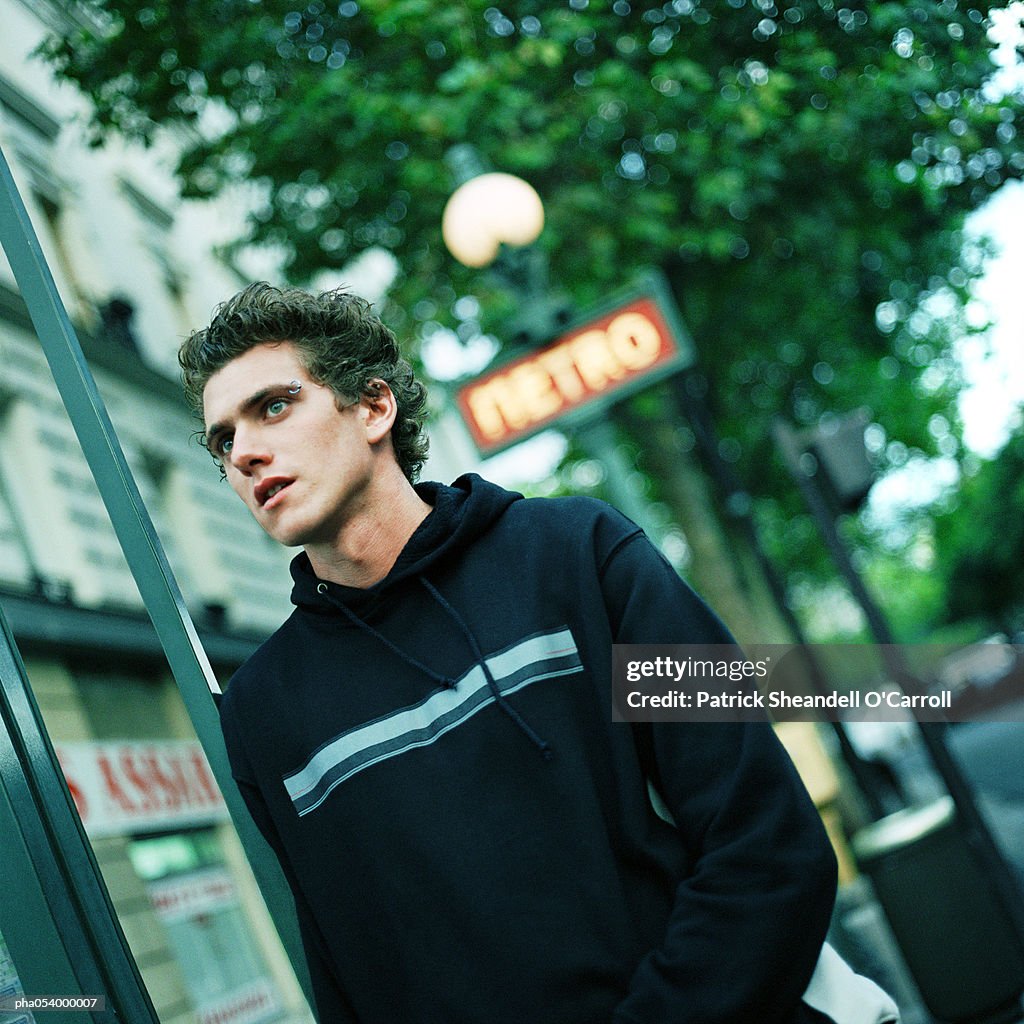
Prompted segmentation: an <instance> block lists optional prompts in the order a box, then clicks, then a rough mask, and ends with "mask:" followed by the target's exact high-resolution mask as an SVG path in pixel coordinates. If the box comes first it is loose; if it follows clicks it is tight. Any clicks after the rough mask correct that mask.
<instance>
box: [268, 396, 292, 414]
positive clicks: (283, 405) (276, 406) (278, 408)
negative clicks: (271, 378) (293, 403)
mask: <svg viewBox="0 0 1024 1024" xmlns="http://www.w3.org/2000/svg"><path fill="white" fill-rule="evenodd" d="M287 408H288V403H287V402H286V401H285V400H284V399H283V398H275V399H273V400H272V401H270V402H268V403H267V415H268V416H280V415H281V413H283V412H284V411H285V409H287Z"/></svg>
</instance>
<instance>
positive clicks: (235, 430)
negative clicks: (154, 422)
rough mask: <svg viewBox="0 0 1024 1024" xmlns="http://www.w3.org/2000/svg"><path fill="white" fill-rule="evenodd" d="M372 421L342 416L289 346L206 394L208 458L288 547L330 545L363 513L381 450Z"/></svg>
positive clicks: (262, 356) (265, 351)
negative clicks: (220, 466)
mask: <svg viewBox="0 0 1024 1024" xmlns="http://www.w3.org/2000/svg"><path fill="white" fill-rule="evenodd" d="M296 382H297V383H298V384H299V385H301V386H300V387H299V388H298V389H296ZM370 416H371V411H370V410H369V408H368V407H367V405H366V403H365V402H355V403H353V404H351V405H346V406H345V407H343V408H341V409H339V408H338V403H337V401H336V398H335V394H334V392H333V391H331V389H330V388H328V387H325V386H324V385H322V384H317V383H316V382H315V381H313V380H312V379H311V378H310V376H309V373H308V371H307V370H306V368H305V366H304V365H303V363H302V359H301V357H300V355H299V350H298V349H297V348H296V346H295V345H294V344H292V343H291V342H289V341H282V342H273V343H268V344H262V345H257V346H256V347H254V348H251V349H249V351H248V352H245V353H243V354H242V355H240V356H238V358H236V359H233V360H232V361H231V362H230V363H227V364H226V365H225V366H223V367H221V369H219V370H218V371H217V372H216V373H215V374H214V375H213V376H212V377H211V378H210V380H209V381H208V383H207V385H206V388H205V389H204V391H203V418H204V421H205V423H206V436H207V444H208V445H209V448H210V451H211V452H212V453H213V454H214V455H216V456H217V457H218V458H219V459H220V460H221V462H222V463H223V465H224V472H225V474H226V475H227V479H228V482H229V483H230V484H231V486H232V488H234V490H235V493H236V494H238V496H239V497H240V498H241V499H242V501H244V502H245V504H246V505H247V506H248V508H249V511H250V512H252V514H253V515H254V516H255V517H256V521H257V522H258V523H259V524H260V526H262V527H263V529H264V530H266V531H267V533H268V534H270V536H271V537H273V538H274V540H276V541H279V542H280V543H281V544H285V545H287V546H296V545H330V544H332V543H333V542H334V541H335V540H336V539H337V537H338V534H339V531H340V529H341V527H342V526H343V525H344V523H345V521H346V520H347V519H348V518H349V516H351V515H352V514H353V512H355V511H356V510H358V508H359V507H360V497H361V496H362V495H363V494H364V492H365V490H366V487H367V485H368V483H369V482H370V479H371V477H372V474H373V470H374V463H375V459H374V455H375V454H376V453H375V452H374V444H375V442H376V441H378V440H379V435H378V432H375V431H374V430H373V429H372V428H371V429H369V430H368V428H367V421H368V418H369V417H370Z"/></svg>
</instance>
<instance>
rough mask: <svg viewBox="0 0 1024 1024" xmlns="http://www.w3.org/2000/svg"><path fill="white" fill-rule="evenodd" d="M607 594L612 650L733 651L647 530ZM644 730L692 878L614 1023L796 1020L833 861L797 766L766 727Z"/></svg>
mask: <svg viewBox="0 0 1024 1024" xmlns="http://www.w3.org/2000/svg"><path fill="white" fill-rule="evenodd" d="M602 591H603V593H604V595H605V604H606V608H607V611H608V614H609V620H610V623H611V626H612V631H613V636H614V641H615V642H616V643H650V644H653V643H723V644H733V643H735V641H734V640H733V639H732V637H731V636H730V635H729V633H728V631H727V630H726V629H725V627H724V626H723V625H722V623H721V622H720V621H719V620H718V618H717V617H716V616H715V615H714V614H713V613H712V612H711V611H710V610H709V609H708V607H707V606H706V605H705V604H704V603H703V602H702V601H701V600H700V599H699V598H698V597H697V595H696V594H695V593H694V592H693V591H692V590H691V589H690V588H689V587H688V586H687V585H686V584H685V583H684V582H683V580H681V579H680V578H679V576H678V575H677V574H676V572H675V570H674V569H673V568H672V567H671V566H670V565H669V564H668V562H667V561H666V560H665V559H664V557H663V556H662V555H661V553H660V552H659V551H658V550H657V549H656V548H655V547H654V546H653V545H652V544H651V543H650V542H649V541H648V540H647V538H646V537H645V536H644V535H643V534H642V533H640V532H635V533H633V534H631V535H630V536H628V537H626V538H625V539H624V540H622V541H620V542H619V544H618V546H617V547H616V548H615V549H614V550H613V551H612V553H611V554H610V555H609V556H608V558H607V559H606V561H605V564H604V569H603V573H602ZM635 728H636V730H637V733H636V735H637V741H638V751H639V753H640V756H641V759H642V760H643V761H644V762H645V764H644V766H645V771H646V772H647V773H648V776H649V777H650V778H651V781H652V783H653V784H654V785H655V786H656V787H657V788H658V790H659V792H660V794H661V796H662V798H663V799H664V801H665V803H666V805H667V807H668V809H669V810H670V812H671V813H672V816H673V818H674V819H675V824H676V827H677V828H678V830H679V833H680V836H681V839H682V842H683V843H684V844H685V846H686V848H687V851H688V853H689V855H690V857H689V859H690V862H691V864H692V870H691V871H690V873H689V874H688V876H687V877H685V878H681V879H680V880H679V884H678V887H677V889H676V893H675V901H674V905H673V909H672V913H671V916H670V919H669V922H668V926H667V929H666V933H665V937H664V941H663V943H662V944H661V946H659V947H658V948H656V949H653V950H651V951H650V952H649V953H648V954H647V956H645V957H644V958H643V960H642V961H641V962H640V964H639V965H638V967H637V969H636V971H635V973H634V975H633V978H632V980H631V983H630V988H629V992H628V994H627V996H626V997H625V999H624V1000H623V1001H622V1002H621V1003H620V1004H619V1006H618V1007H617V1008H616V1010H615V1012H614V1014H613V1022H614V1024H698V1022H699V1024H749V1022H755V1021H756V1022H757V1024H789V1022H791V1021H793V1020H795V1019H796V1016H797V1013H798V1008H799V1006H800V1001H801V996H802V994H803V992H804V990H805V989H806V987H807V984H808V982H809V981H810V978H811V975H812V973H813V972H814V967H815V964H816V962H817V959H818V955H819V953H820V951H821V947H822V943H823V942H824V939H825V933H826V930H827V928H828V923H829V919H830V916H831V912H832V906H833V902H834V899H835V891H836V859H835V855H834V853H833V851H832V848H831V845H830V843H829V841H828V838H827V836H826V834H825V830H824V827H823V825H822V823H821V819H820V817H819V816H818V813H817V811H816V809H815V807H814V805H813V803H812V801H811V799H810V797H809V796H808V794H807V791H806V789H805V788H804V786H803V783H802V782H801V780H800V778H799V776H798V775H797V772H796V769H795V768H794V767H793V764H792V762H791V761H790V760H789V757H788V755H787V754H786V752H785V750H784V749H783V747H782V745H781V743H780V742H779V741H778V739H777V738H776V736H775V733H774V731H773V729H772V727H771V726H770V725H769V724H768V723H766V722H755V723H744V722H729V723H721V724H719V723H700V724H688V723H656V724H644V725H640V726H637V727H635Z"/></svg>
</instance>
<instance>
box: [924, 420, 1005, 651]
mask: <svg viewBox="0 0 1024 1024" xmlns="http://www.w3.org/2000/svg"><path fill="white" fill-rule="evenodd" d="M1021 508H1024V429H1021V428H1020V427H1018V428H1017V430H1016V431H1015V432H1014V434H1013V435H1012V436H1011V437H1010V438H1009V440H1008V441H1007V442H1006V444H1005V445H1004V446H1003V448H1002V449H1001V450H1000V451H999V452H998V453H997V454H996V455H994V456H993V457H992V458H991V459H988V460H985V461H984V462H982V463H981V465H980V466H979V467H978V469H977V471H976V472H974V473H973V474H971V475H969V476H968V477H966V479H965V480H964V482H963V485H962V486H961V487H960V489H959V493H958V494H957V496H956V498H955V500H954V502H953V504H952V506H951V507H950V508H949V509H947V510H946V511H945V512H944V513H943V514H941V515H939V516H937V517H936V520H935V546H936V551H937V554H938V556H939V557H938V564H939V567H940V576H941V578H942V582H943V584H944V590H945V594H946V603H945V607H944V609H943V612H944V615H943V617H944V618H945V619H946V620H947V621H957V620H959V619H964V618H976V619H979V620H981V622H982V623H983V624H984V625H985V627H986V628H988V629H999V630H1002V631H1004V632H1006V633H1007V634H1009V635H1013V634H1014V633H1020V632H1021V631H1022V630H1024V577H1022V573H1021V566H1022V565H1024V518H1022V517H1021V515H1020V509H1021Z"/></svg>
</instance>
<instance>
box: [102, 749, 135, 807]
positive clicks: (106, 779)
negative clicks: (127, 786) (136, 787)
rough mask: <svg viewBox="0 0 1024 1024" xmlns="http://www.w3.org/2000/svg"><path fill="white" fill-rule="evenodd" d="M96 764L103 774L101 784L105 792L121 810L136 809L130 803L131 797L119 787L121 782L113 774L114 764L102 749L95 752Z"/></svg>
mask: <svg viewBox="0 0 1024 1024" xmlns="http://www.w3.org/2000/svg"><path fill="white" fill-rule="evenodd" d="M96 766H97V767H98V768H99V770H100V774H101V775H102V776H103V784H104V786H105V787H106V790H107V794H108V795H109V796H110V797H111V798H112V799H113V800H114V802H115V803H116V804H118V806H119V807H120V808H121V810H123V811H127V812H128V813H129V814H134V813H135V812H136V810H137V808H136V806H135V804H134V803H132V801H131V798H130V797H129V796H128V794H127V793H126V792H125V791H124V790H123V789H122V788H121V784H120V783H119V782H118V781H117V779H116V777H115V776H114V766H113V765H112V764H111V763H110V761H108V760H107V755H106V754H105V753H103V752H102V751H99V752H97V754H96Z"/></svg>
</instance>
